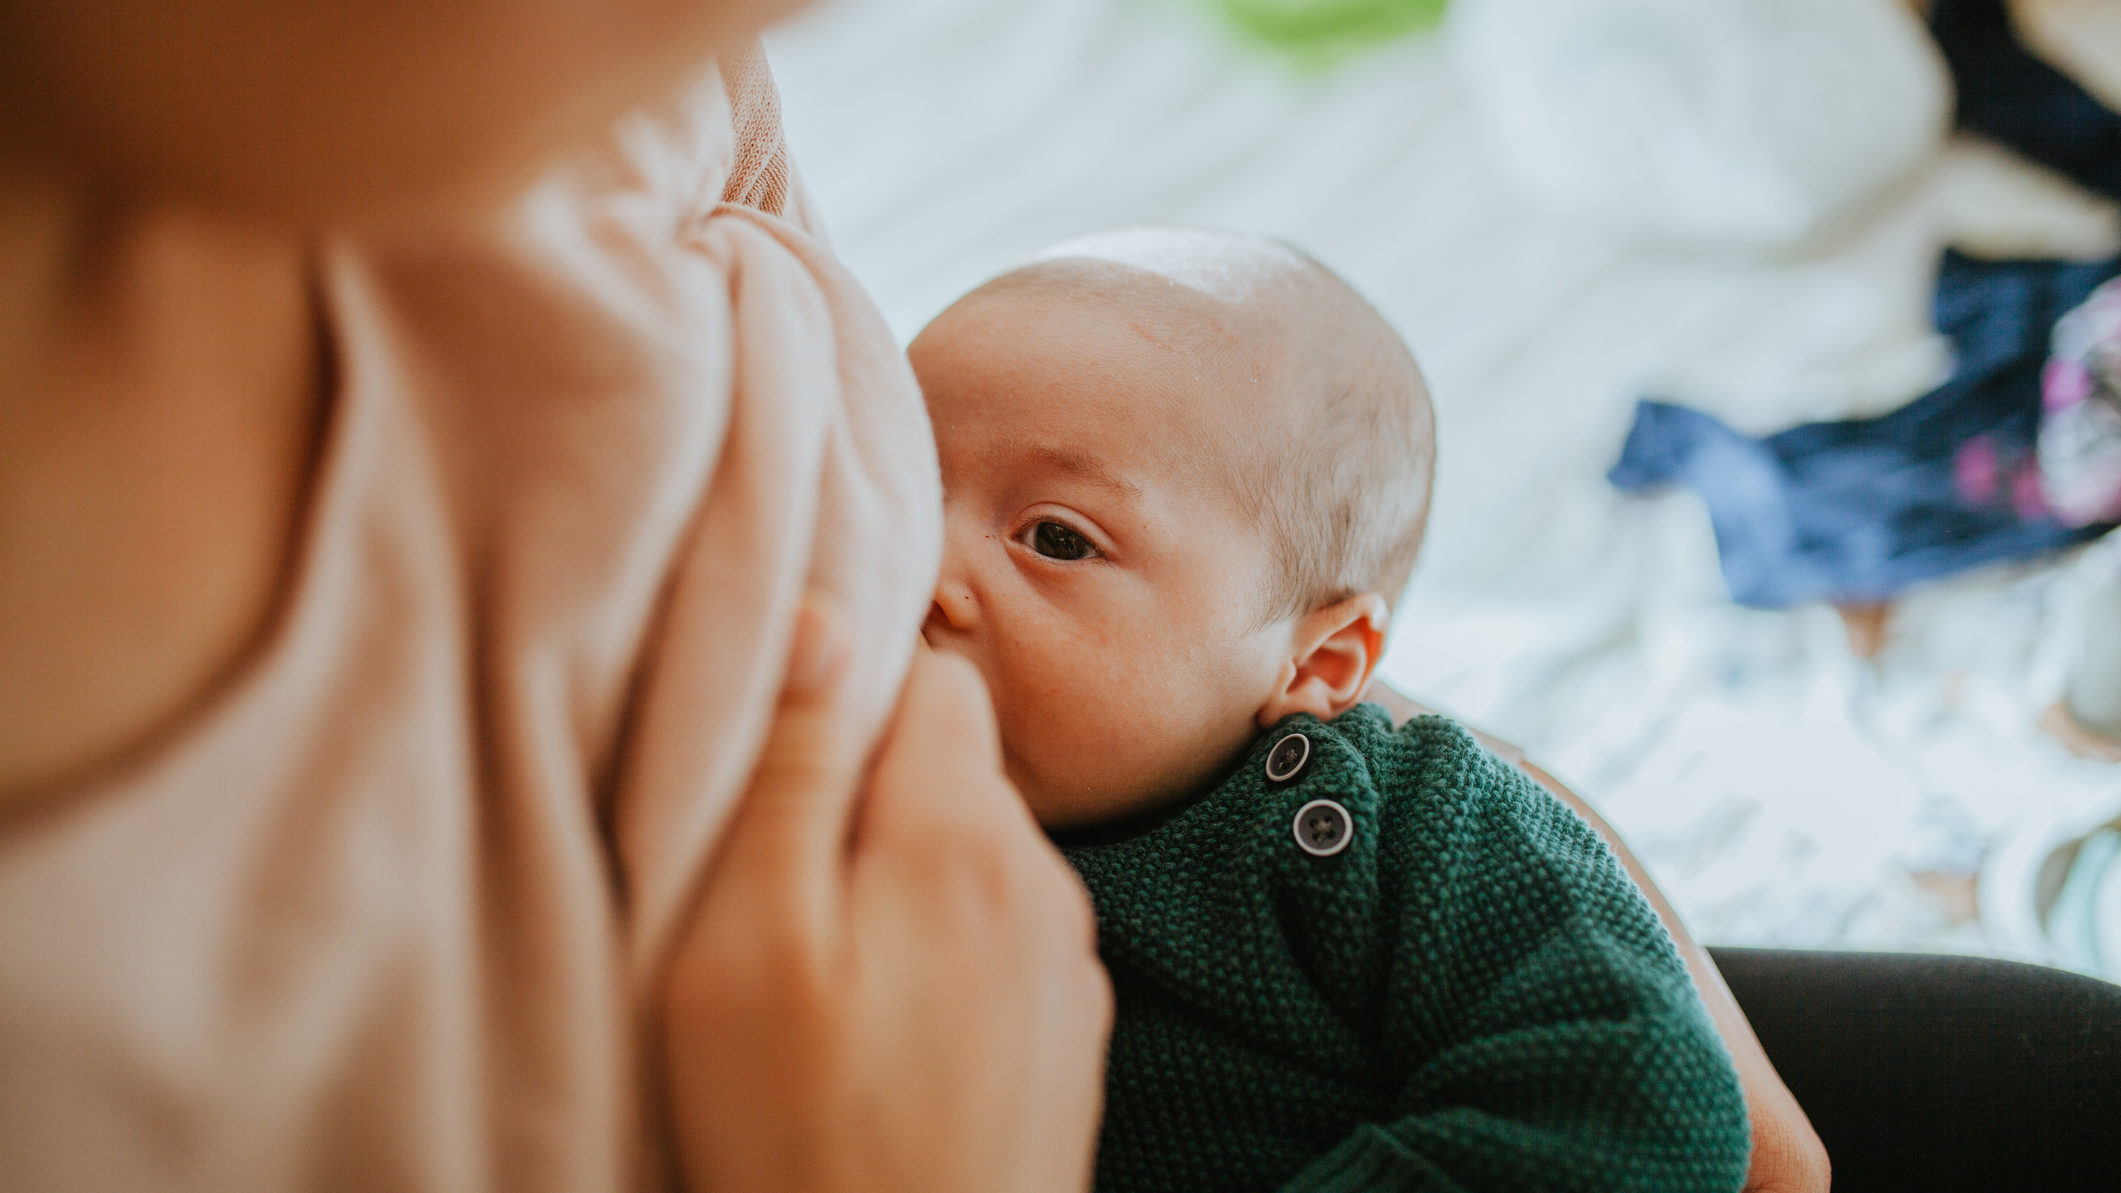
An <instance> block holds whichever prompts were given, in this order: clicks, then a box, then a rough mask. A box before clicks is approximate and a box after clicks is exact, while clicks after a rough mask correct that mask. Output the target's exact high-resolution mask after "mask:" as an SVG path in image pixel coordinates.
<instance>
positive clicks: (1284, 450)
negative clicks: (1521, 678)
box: [967, 228, 1436, 624]
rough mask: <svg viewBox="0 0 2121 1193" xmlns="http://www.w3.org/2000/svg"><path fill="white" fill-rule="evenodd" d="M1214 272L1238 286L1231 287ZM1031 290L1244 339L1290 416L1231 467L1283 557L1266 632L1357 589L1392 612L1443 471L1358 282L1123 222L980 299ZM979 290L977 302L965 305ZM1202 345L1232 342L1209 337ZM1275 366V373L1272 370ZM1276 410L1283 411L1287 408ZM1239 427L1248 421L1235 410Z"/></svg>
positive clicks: (1250, 244)
mask: <svg viewBox="0 0 2121 1193" xmlns="http://www.w3.org/2000/svg"><path fill="white" fill-rule="evenodd" d="M1097 262H1105V263H1120V264H1133V265H1141V264H1144V263H1154V264H1155V265H1156V266H1157V268H1159V269H1162V270H1168V271H1176V272H1177V273H1179V274H1182V275H1189V276H1190V275H1197V276H1198V278H1199V279H1201V284H1200V286H1198V287H1190V286H1189V287H1184V288H1182V290H1183V291H1184V293H1185V294H1195V293H1197V294H1198V295H1201V296H1204V297H1199V298H1197V299H1195V298H1187V297H1185V296H1184V294H1175V293H1174V292H1173V291H1171V290H1165V289H1162V288H1159V287H1153V286H1151V287H1144V286H1143V285H1142V284H1141V283H1140V281H1139V278H1138V277H1136V276H1134V275H1129V274H1125V273H1124V272H1122V273H1120V274H1118V275H1115V274H1112V273H1110V272H1108V271H1101V270H1100V269H1099V268H1098V267H1097V266H1096V265H1095V264H1094V263H1097ZM1219 275H1227V277H1231V278H1241V279H1243V281H1242V282H1240V283H1236V284H1227V283H1226V282H1225V281H1219V280H1218V276H1219ZM1024 290H1029V291H1033V292H1037V293H1040V294H1042V295H1044V296H1047V297H1050V298H1053V299H1057V300H1061V301H1082V300H1084V299H1086V298H1089V297H1092V296H1102V297H1103V298H1104V299H1107V300H1110V301H1115V302H1121V303H1140V304H1145V305H1147V306H1148V307H1150V308H1152V309H1155V310H1158V311H1160V312H1163V313H1165V314H1170V315H1184V316H1190V317H1199V316H1200V315H1202V314H1203V311H1202V310H1201V309H1200V308H1198V307H1197V306H1194V305H1189V304H1191V303H1193V302H1196V301H1199V302H1208V303H1211V304H1218V305H1214V306H1212V307H1211V308H1210V313H1212V314H1213V316H1214V317H1213V318H1211V319H1209V320H1207V321H1208V322H1210V323H1212V324H1213V325H1214V326H1215V327H1216V328H1217V330H1218V331H1225V330H1227V331H1231V332H1235V333H1237V334H1238V338H1239V339H1240V340H1244V339H1249V340H1251V341H1253V346H1254V347H1255V348H1257V349H1259V350H1260V352H1261V358H1262V360H1270V361H1273V362H1275V363H1274V364H1273V365H1272V366H1271V372H1272V375H1274V376H1275V378H1276V380H1277V381H1278V382H1279V384H1280V386H1282V387H1284V388H1283V390H1282V391H1281V393H1282V396H1284V397H1286V398H1287V399H1288V401H1289V405H1290V407H1291V410H1292V412H1293V417H1292V418H1291V419H1290V420H1289V421H1288V422H1287V423H1285V424H1281V425H1277V426H1275V427H1274V430H1275V433H1276V434H1277V435H1285V436H1287V437H1286V438H1277V439H1276V440H1275V441H1274V442H1271V443H1265V444H1248V445H1244V446H1243V447H1242V448H1241V449H1239V450H1236V451H1235V453H1234V455H1233V458H1232V459H1231V460H1229V461H1228V462H1227V470H1228V472H1229V474H1230V475H1231V477H1232V478H1233V480H1234V487H1235V489H1236V491H1237V496H1238V497H1239V499H1240V500H1241V501H1242V502H1243V503H1244V504H1245V506H1246V507H1247V512H1248V513H1249V514H1250V515H1251V516H1252V519H1253V521H1254V522H1255V524H1257V525H1258V526H1259V527H1260V528H1261V529H1262V530H1263V531H1264V532H1265V534H1266V535H1267V537H1268V540H1269V544H1268V545H1269V549H1270V550H1271V551H1272V553H1273V557H1274V563H1275V565H1276V566H1275V579H1274V583H1273V584H1272V585H1271V586H1270V589H1269V594H1268V599H1267V601H1266V607H1265V608H1263V609H1262V610H1261V620H1262V624H1266V623H1269V622H1273V621H1277V620H1280V619H1281V618H1284V617H1290V616H1295V615H1299V614H1302V613H1306V612H1308V611H1310V610H1312V609H1315V608H1318V607H1320V606H1322V605H1326V604H1331V603H1333V602H1335V601H1338V600H1342V599H1345V598H1347V597H1351V596H1356V595H1358V594H1361V593H1376V594H1378V595H1380V596H1382V597H1384V599H1385V601H1386V603H1387V604H1388V605H1396V604H1397V603H1398V600H1399V596H1400V593H1401V590H1403V589H1404V588H1405V587H1406V584H1407V579H1408V577H1409V575H1411V574H1412V572H1413V569H1414V559H1415V557H1416V556H1417V555H1419V554H1420V552H1421V542H1422V534H1423V531H1424V530H1425V529H1426V527H1427V524H1428V516H1429V494H1430V489H1431V487H1432V483H1433V478H1434V475H1435V468H1436V434H1435V418H1434V414H1433V413H1432V411H1431V409H1430V405H1429V394H1428V387H1427V385H1426V384H1425V383H1424V382H1423V380H1422V376H1421V369H1420V367H1419V366H1417V365H1416V364H1415V361H1414V355H1413V353H1412V352H1410V351H1408V349H1407V346H1406V344H1405V342H1404V341H1402V340H1401V339H1400V337H1399V334H1398V333H1397V332H1396V331H1394V330H1393V328H1392V325H1391V324H1390V323H1388V322H1387V321H1386V320H1385V318H1384V316H1383V315H1381V314H1379V313H1378V311H1377V309H1376V308H1375V307H1372V306H1371V305H1370V304H1369V303H1368V302H1367V301H1366V300H1364V298H1363V297H1362V296H1361V295H1360V294H1358V293H1357V292H1356V291H1355V289H1354V287H1352V286H1350V285H1348V283H1347V282H1345V281H1343V280H1342V279H1341V278H1340V277H1339V276H1338V275H1337V274H1335V273H1334V272H1333V271H1332V270H1329V269H1327V268H1326V267H1325V266H1324V265H1322V264H1320V263H1319V262H1318V261H1317V260H1315V259H1313V258H1312V257H1311V256H1310V255H1309V254H1307V253H1304V252H1303V251H1302V250H1300V249H1297V248H1296V247H1294V246H1293V245H1290V244H1287V243H1285V242H1283V241H1280V240H1274V239H1270V238H1267V237H1262V236H1251V235H1244V234H1238V233H1230V232H1217V231H1208V230H1204V229H1197V228H1126V229H1118V230H1115V231H1111V232H1101V233H1094V234H1092V235H1089V236H1086V237H1081V238H1079V239H1076V240H1071V241H1067V242H1064V243H1062V244H1060V245H1056V246H1055V247H1053V248H1051V249H1048V250H1047V251H1046V252H1045V253H1042V254H1040V255H1039V256H1038V257H1036V258H1034V259H1033V260H1032V261H1031V262H1029V263H1027V264H1026V265H1023V266H1020V267H1018V268H1017V269H1014V270H1011V271H1009V272H1007V273H1004V274H1003V275H1001V276H1000V277H997V278H994V279H992V280H990V281H989V282H987V283H986V284H985V285H983V286H981V287H980V288H979V289H978V290H976V291H974V295H973V296H976V295H980V294H987V293H997V292H1005V291H1024ZM973 296H967V300H968V301H969V300H970V299H971V298H972V297H973ZM1202 339H1203V342H1215V343H1222V342H1227V337H1225V336H1219V335H1217V336H1204V337H1202ZM1263 367H1267V366H1263ZM1278 413H1279V412H1278V411H1277V412H1276V414H1278ZM1231 417H1232V419H1233V420H1242V419H1243V417H1244V412H1242V411H1240V410H1237V409H1235V408H1233V410H1232V412H1231Z"/></svg>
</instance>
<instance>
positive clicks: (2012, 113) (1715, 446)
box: [1610, 0, 2121, 607]
mask: <svg viewBox="0 0 2121 1193" xmlns="http://www.w3.org/2000/svg"><path fill="white" fill-rule="evenodd" d="M1931 28H1932V31H1933V33H1935V35H1936V37H1937V40H1938V44H1939V45H1940V46H1941V47H1942V49H1943V51H1944V56H1945V59H1946V61H1947V62H1948V63H1950V65H1951V68H1952V74H1953V77H1954V81H1955V83H1956V85H1957V87H1958V93H1959V113H1958V120H1959V124H1960V126H1961V127H1962V128H1966V129H1969V130H1972V131H1975V132H1979V133H1982V134H1984V135H1986V136H1989V137H1991V138H1994V139H1996V140H1998V141H2000V142H2002V143H2004V144H2006V145H2009V146H2010V147H2011V148H2013V149H2015V150H2017V151H2019V152H2021V153H2024V154H2025V155H2026V156H2028V157H2030V158H2032V159H2033V160H2036V161H2039V162H2042V163H2043V164H2046V165H2048V166H2050V167H2052V168H2054V169H2056V170H2058V171H2061V172H2062V173H2065V174H2067V175H2069V176H2070V177H2072V178H2074V179H2076V180H2077V181H2078V182H2080V183H2082V184H2084V185H2086V186H2087V187H2090V188H2093V189H2095V190H2099V191H2102V192H2104V193H2106V194H2109V195H2112V196H2114V197H2115V198H2117V199H2121V114H2116V113H2114V112H2112V111H2110V110H2108V109H2107V108H2105V107H2102V106H2101V105H2100V104H2099V103H2098V101H2097V100H2095V99H2093V98H2092V97H2091V96H2090V95H2089V94H2087V93H2086V92H2085V91H2084V90H2083V89H2082V88H2081V87H2079V86H2077V84H2075V83H2074V82H2072V81H2070V79H2069V78H2068V77H2067V76H2065V75H2063V74H2061V73H2059V72H2058V71H2056V70H2054V69H2053V68H2052V67H2049V66H2048V65H2047V64H2046V63H2043V62H2041V61H2039V60H2038V59H2036V58H2033V57H2032V56H2031V55H2029V54H2028V53H2026V52H2025V50H2024V49H2023V48H2021V47H2020V46H2019V45H2018V44H2017V43H2016V42H2015V41H2014V40H2013V37H2012V33H2011V30H2010V25H2009V21H2008V18H2007V16H2006V15H2005V13H2004V10H2003V7H2002V5H2001V4H2000V3H1999V2H1998V0H1938V3H1937V4H1936V6H1935V8H1934V9H1933V15H1932V18H1931ZM2117 274H2121V257H2116V258H2114V259H2112V260H2108V261H2100V262H2090V263H2085V262H2067V261H2038V260H2031V261H1979V260H1975V259H1974V258H1971V257H1967V256H1964V255H1962V254H1960V253H1957V252H1949V251H1948V252H1946V253H1945V255H1944V259H1943V261H1942V262H1941V263H1940V265H1939V267H1938V271H1937V289H1936V297H1935V301H1934V304H1933V309H1934V314H1935V318H1936V324H1937V329H1938V330H1939V331H1940V332H1942V333H1943V334H1944V335H1945V336H1946V337H1947V338H1948V339H1949V340H1950V341H1951V346H1952V351H1953V354H1954V363H1953V372H1952V377H1951V379H1950V380H1949V381H1947V382H1945V384H1944V385H1942V386H1940V387H1939V388H1937V389H1936V390H1934V391H1932V392H1930V393H1929V394H1926V395H1924V396H1923V397H1921V398H1919V399H1917V400H1916V401H1915V402H1913V403H1912V404H1910V405H1908V406H1905V407H1902V408H1901V409H1899V410H1896V411H1894V412H1893V413H1891V414H1888V415H1885V416H1883V417H1880V418H1873V419H1858V420H1852V421H1847V422H1833V423H1810V424H1806V425H1804V426H1799V427H1794V428H1792V429H1790V430H1787V431H1783V432H1781V433H1780V434H1776V435H1771V436H1769V437H1767V438H1765V439H1755V438H1751V437H1749V436H1745V435H1741V434H1739V433H1737V432H1736V431H1733V430H1731V429H1730V428H1729V427H1726V426H1725V425H1723V424H1722V423H1721V422H1719V421H1717V420H1716V419H1715V418H1714V417H1712V416H1710V415H1707V414H1703V413H1701V412H1699V411H1696V410H1690V409H1688V408H1686V407H1683V406H1676V405H1671V404H1668V403H1664V402H1657V401H1645V402H1643V403H1641V404H1640V405H1639V406H1638V407H1637V409H1636V414H1635V424H1634V427H1633V429H1631V430H1630V431H1629V433H1628V439H1627V443H1626V445H1625V446H1624V447H1623V448H1622V450H1621V456H1620V462H1619V463H1618V464H1617V465H1615V466H1614V468H1613V470H1612V472H1611V474H1610V479H1611V480H1612V483H1613V484H1614V485H1616V486H1617V487H1619V488H1620V489H1622V490H1624V491H1627V492H1641V491H1646V490H1655V489H1661V488H1665V487H1668V486H1671V485H1675V484H1679V485H1685V486H1687V487H1688V488H1691V489H1693V490H1694V491H1695V492H1697V493H1699V494H1700V495H1701V497H1702V499H1703V500H1704V501H1705V502H1706V503H1707V505H1708V507H1709V517H1710V521H1711V522H1712V523H1713V525H1714V527H1715V531H1716V546H1717V550H1718V551H1719V553H1720V554H1721V556H1722V560H1723V574H1724V579H1725V582H1726V583H1727V584H1728V585H1729V586H1730V590H1731V596H1732V598H1733V599H1734V600H1737V601H1738V602H1739V603H1741V604H1746V605H1755V606H1764V607H1779V606H1786V605H1792V604H1796V603H1799V602H1803V601H1809V600H1831V601H1838V602H1860V601H1873V600H1882V599H1885V598H1887V597H1890V596H1893V595H1894V594H1896V593H1899V592H1901V591H1903V590H1904V589H1906V588H1908V587H1909V586H1911V585H1914V584H1918V583H1920V582H1922V581H1925V580H1932V579H1936V578H1938V577H1941V576H1946V575H1950V574H1952V573H1954V572H1959V571H1964V570H1966V569H1968V568H1973V567H1978V566H1981V565H1984V564H1990V563H1997V562H2002V561H2005V560H2012V559H2024V558H2028V557H2031V556H2036V555H2040V554H2044V553H2046V552H2049V551H2053V550H2056V549H2059V548H2062V547H2066V546H2069V545H2071V544H2073V543H2077V542H2081V541H2083V540H2085V539H2088V538H2092V537H2095V536H2097V535H2099V534H2101V533H2104V532H2105V531H2106V530H2108V529H2110V527H2107V526H2089V527H2082V528H2071V527H2067V526H2064V525H2062V524H2061V523H2060V522H2058V521H2056V520H2054V519H2053V518H2052V517H2049V516H2048V515H2047V514H2046V513H2045V512H2044V510H2043V509H2042V508H2041V506H2040V503H2039V498H2038V490H2037V477H2036V475H2035V473H2034V471H2033V444H2034V439H2035V436H2036V435H2037V434H2038V430H2039V422H2040V372H2041V369H2042V367H2043V366H2044V365H2045V363H2046V361H2047V354H2048V336H2049V333H2050V331H2051V330H2052V329H2053V327H2054V324H2055V321H2056V320H2057V319H2058V318H2060V317H2061V316H2062V315H2063V314H2065V313H2066V312H2068V311H2069V309H2070V308H2072V307H2074V306H2076V305H2077V304H2079V303H2081V302H2083V301H2084V299H2085V298H2086V297H2087V296H2089V295H2090V293H2091V292H2092V290H2093V289H2095V288H2097V286H2098V285H2099V284H2100V283H2101V282H2103V281H2105V280H2106V279H2108V278H2111V277H2114V276H2116V275H2117Z"/></svg>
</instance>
